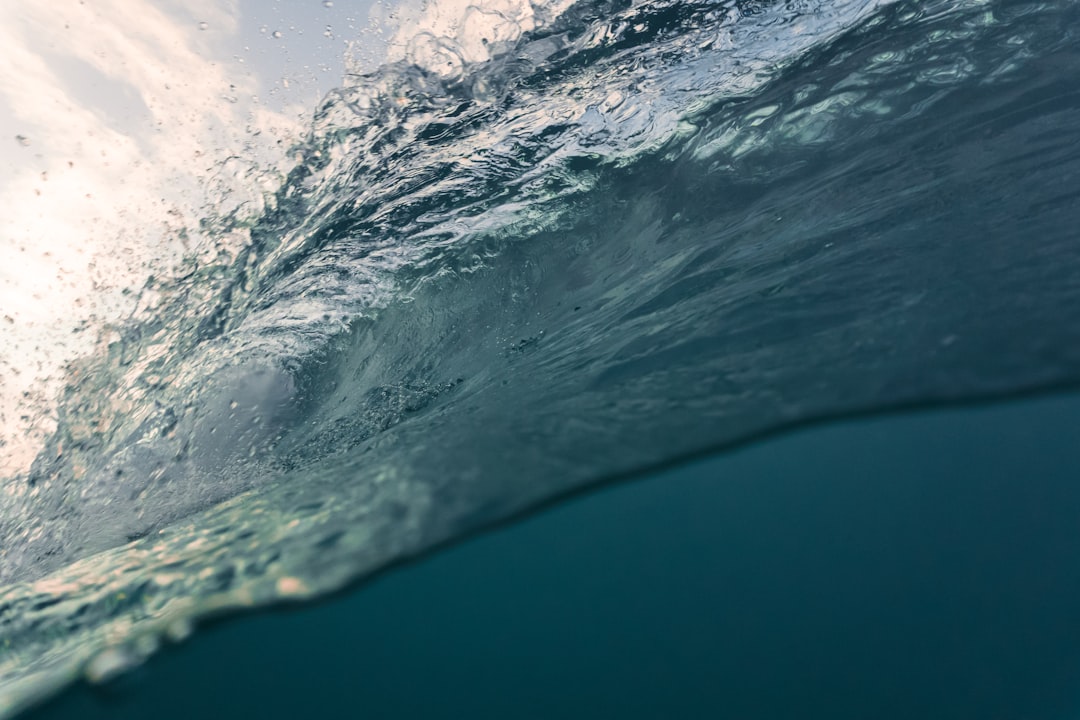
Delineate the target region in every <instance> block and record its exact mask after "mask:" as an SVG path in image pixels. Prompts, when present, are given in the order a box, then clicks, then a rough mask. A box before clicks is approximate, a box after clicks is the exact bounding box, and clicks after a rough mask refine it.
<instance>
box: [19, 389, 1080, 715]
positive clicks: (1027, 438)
mask: <svg viewBox="0 0 1080 720" xmlns="http://www.w3.org/2000/svg"><path fill="white" fill-rule="evenodd" d="M1078 432H1080V396H1076V395H1071V396H1055V397H1048V398H1040V399H1035V400H1025V401H1022V402H1015V403H1006V404H995V405H989V406H981V407H974V408H963V409H949V410H937V411H933V412H925V411H922V412H917V413H909V414H903V415H900V416H890V417H884V418H859V419H850V420H846V421H842V422H836V423H829V424H827V425H824V426H820V427H814V428H810V429H804V430H799V431H796V432H794V433H790V434H785V435H783V436H780V437H776V438H770V439H768V440H766V441H763V442H760V443H755V444H753V445H751V446H750V447H747V448H741V449H739V450H737V451H733V452H728V453H724V454H721V455H719V456H715V457H710V458H708V459H704V460H699V461H696V462H694V463H691V464H688V465H686V466H683V467H678V468H673V469H669V470H666V471H664V472H660V473H655V474H653V475H651V476H649V477H648V478H646V479H644V480H641V481H637V482H633V483H628V484H625V485H620V486H618V487H614V488H610V489H607V490H605V491H601V492H599V493H596V494H593V495H589V496H587V497H585V498H581V499H577V500H575V501H574V502H571V503H567V504H564V505H560V506H559V507H557V508H555V509H554V510H548V511H546V512H544V513H542V514H540V515H538V516H535V517H532V518H529V519H527V520H525V521H522V522H519V523H514V524H513V525H510V526H507V527H504V528H502V529H500V530H499V531H498V532H495V533H491V534H485V535H483V536H481V537H479V538H476V539H472V540H470V541H468V542H466V543H463V544H460V545H455V546H453V547H451V548H448V549H446V550H444V551H442V552H440V553H437V554H435V555H433V556H430V557H427V558H425V559H423V560H422V561H420V562H417V563H415V564H411V565H408V566H406V567H403V568H399V569H397V570H395V571H393V572H391V573H388V574H386V575H384V576H380V577H379V578H377V579H376V580H374V581H373V582H371V583H368V584H365V585H364V586H363V587H362V588H360V589H359V590H358V591H355V592H350V593H347V594H344V595H341V596H336V597H334V598H332V599H330V600H328V601H325V602H323V603H321V604H317V605H316V606H314V607H307V606H305V607H303V608H301V609H299V610H295V611H290V612H285V613H268V614H264V615H259V616H256V617H254V618H250V619H249V618H244V619H243V620H240V621H231V622H227V623H223V624H215V625H213V626H211V627H209V628H206V629H205V630H202V631H200V632H199V633H198V634H197V635H196V636H195V637H194V638H193V639H192V640H191V641H189V642H187V643H185V644H183V645H179V646H175V647H172V648H169V649H168V650H166V651H164V652H163V653H162V655H161V656H160V657H158V658H155V659H154V660H153V662H152V663H150V664H149V665H148V666H147V667H146V668H143V669H140V670H136V671H135V672H134V673H133V674H132V675H130V676H127V677H123V678H120V679H119V680H118V681H116V682H114V683H112V684H106V685H104V686H101V687H92V686H83V687H82V688H79V689H78V690H76V691H74V692H71V693H68V694H66V695H64V696H63V697H61V698H60V699H59V700H58V701H56V702H54V703H51V704H49V705H47V706H45V707H43V708H42V709H41V710H40V711H38V712H35V713H31V714H29V715H28V716H27V717H28V718H33V719H34V720H48V719H50V718H56V719H59V718H73V717H78V718H86V719H87V720H90V719H92V718H113V719H115V720H126V719H127V718H143V717H157V718H161V719H162V720H167V719H168V718H173V717H176V718H187V717H192V716H199V717H213V718H217V717H221V718H224V717H236V716H237V715H258V716H259V717H267V718H278V717H281V718H285V717H296V716H297V715H304V716H319V717H326V716H341V715H352V714H361V713H362V714H364V715H366V716H369V717H377V718H433V719H434V718H458V717H469V718H493V719H494V718H505V717H520V718H538V719H539V718H552V717H560V718H598V717H603V718H606V717H618V718H667V717H721V718H724V717H746V718H769V719H772V718H866V717H875V718H896V719H897V720H899V719H901V718H904V719H906V718H912V717H934V718H948V719H950V720H956V719H959V718H1021V717H1023V718H1032V719H1033V720H1068V719H1069V718H1076V717H1077V716H1078V714H1080V618H1078V617H1077V613H1076V607H1077V604H1078V603H1080V536H1078V535H1077V533H1076V518H1077V517H1078V516H1080V483H1077V482H1076V477H1077V468H1080V444H1078V443H1077V442H1076V437H1077V434H1078Z"/></svg>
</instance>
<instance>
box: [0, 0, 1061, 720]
mask: <svg viewBox="0 0 1080 720" xmlns="http://www.w3.org/2000/svg"><path fill="white" fill-rule="evenodd" d="M503 5H505V6H506V7H502V6H503ZM526 10H527V11H528V12H526ZM1078 21H1080V10H1078V9H1077V6H1076V4H1075V3H1071V2H1067V1H1065V0H1060V1H1057V2H1033V1H1020V0H996V1H995V0H959V1H956V0H953V1H950V2H902V1H900V2H888V1H886V0H879V1H876V2H875V1H872V0H846V1H843V2H835V1H831V0H830V1H829V2H824V1H823V0H800V1H784V2H781V1H779V0H776V1H772V2H770V1H769V0H753V1H751V0H724V1H718V2H700V3H686V2H667V1H663V0H645V1H642V2H603V1H600V0H597V1H595V2H580V3H578V4H576V5H572V6H570V7H569V8H567V9H565V10H564V11H562V12H561V13H556V12H552V11H545V10H543V9H542V8H540V7H534V6H532V5H528V4H527V3H518V4H515V3H512V2H509V1H507V2H505V3H501V4H500V3H479V4H477V5H476V6H475V7H473V8H472V9H471V10H466V11H465V12H464V14H462V15H461V17H460V18H458V21H456V22H450V23H449V25H448V27H452V28H453V29H454V30H453V31H454V32H455V33H456V35H453V36H439V35H437V34H435V33H434V32H433V31H432V30H431V29H430V28H421V29H419V30H417V32H416V34H415V35H414V36H413V37H412V38H411V39H410V40H409V41H408V42H402V43H401V44H400V47H399V48H398V49H399V50H400V52H399V53H398V56H394V55H393V54H392V55H391V57H396V61H395V62H393V63H390V64H387V65H384V66H382V67H380V68H379V69H378V70H377V71H374V72H371V73H366V74H356V75H353V76H350V77H349V78H348V82H347V83H346V85H345V86H344V87H342V88H340V89H338V90H337V91H335V92H333V93H331V94H330V96H329V97H328V98H327V99H326V101H325V102H324V104H323V105H322V106H321V107H320V108H319V111H318V113H317V115H316V120H315V125H314V127H313V129H312V132H311V135H310V137H309V139H308V140H307V142H306V143H305V145H304V146H303V147H302V148H301V149H300V152H301V155H302V161H301V162H300V163H299V164H298V165H297V166H296V167H295V168H294V169H292V170H291V172H290V174H289V176H288V180H287V182H286V183H285V186H284V187H283V188H282V189H281V190H280V191H279V192H278V193H277V194H276V195H275V196H274V197H273V198H270V202H268V205H269V207H270V209H269V210H268V211H267V212H265V214H263V215H261V216H259V217H253V218H246V217H240V216H239V215H235V214H234V215H232V216H229V217H225V218H209V219H208V220H207V224H208V226H209V227H216V228H217V229H218V230H219V231H220V233H221V234H222V236H223V237H224V236H226V235H227V236H228V237H230V238H235V237H236V236H237V233H238V232H242V233H243V234H244V236H245V237H247V238H248V240H247V241H246V243H245V244H244V245H243V246H242V247H239V248H236V247H232V246H230V247H225V245H224V244H223V246H222V247H221V248H220V253H218V254H217V255H216V256H213V257H211V256H208V255H206V254H203V255H201V256H200V257H199V258H197V259H196V258H193V259H192V260H191V261H190V263H189V268H188V272H186V274H182V275H181V276H180V277H179V278H177V279H175V280H171V281H168V282H164V281H159V282H157V284H155V285H153V286H148V287H147V288H145V289H144V292H145V293H147V294H148V295H150V294H153V295H154V296H155V297H156V298H158V299H157V300H156V301H155V302H154V303H148V304H147V307H148V309H147V310H145V311H143V312H142V313H141V314H139V315H137V316H136V317H135V318H134V319H133V320H132V321H131V323H130V324H129V325H128V326H127V327H125V328H123V329H122V331H121V333H120V336H119V337H116V338H112V339H111V341H110V342H106V343H103V344H102V346H101V351H100V352H99V353H98V354H97V355H94V356H92V357H89V358H86V359H85V360H84V361H82V362H81V363H79V364H78V365H77V367H74V368H73V369H72V379H71V381H70V383H69V386H68V389H67V391H66V392H65V395H64V397H63V398H62V402H61V412H60V422H59V428H58V430H57V432H56V433H55V436H54V437H53V438H52V439H51V440H50V442H49V445H48V447H46V448H45V450H43V451H42V453H41V455H40V456H39V457H38V459H37V461H36V462H35V464H34V467H33V469H32V470H31V472H30V473H29V475H28V476H26V477H22V478H15V479H13V480H11V481H9V483H8V486H9V487H11V488H12V492H11V493H10V494H9V495H10V496H9V497H8V496H5V499H4V500H3V502H4V503H5V506H4V507H3V508H2V511H3V512H2V515H0V546H2V547H3V548H4V563H3V567H2V568H0V578H3V580H4V581H5V582H6V583H8V587H7V589H5V590H3V591H0V636H2V637H3V638H4V646H3V648H2V649H0V678H3V679H2V680H0V714H3V713H4V712H11V711H13V710H15V709H17V708H19V707H21V706H22V705H23V704H24V703H26V702H27V701H28V699H30V698H32V697H34V696H35V695H37V694H39V693H41V692H44V691H46V690H47V689H49V688H52V687H55V686H56V685H58V684H60V683H63V682H66V681H67V680H68V679H70V678H71V677H72V676H73V675H74V674H75V673H77V672H78V671H79V670H80V669H81V670H85V672H87V673H88V674H89V675H90V676H91V677H99V676H103V675H107V674H109V673H110V672H112V671H113V670H115V669H117V668H122V667H125V666H127V665H129V664H131V663H133V662H137V661H138V660H140V659H141V658H143V657H145V656H146V655H147V654H149V653H150V652H152V651H153V649H154V647H156V642H157V638H158V637H160V636H161V635H162V634H163V633H165V634H169V633H174V634H175V633H181V634H182V633H183V632H184V628H186V626H187V623H189V622H190V620H191V619H192V618H194V617H197V616H199V615H202V614H205V613H209V612H214V611H220V610H222V609H226V608H233V607H241V606H251V605H258V604H265V603H269V602H274V601H276V600H279V599H283V598H297V597H310V596H312V595H317V594H320V593H324V592H327V591H329V590H332V589H335V588H338V587H340V586H341V585H343V584H344V583H346V582H349V581H351V580H354V579H356V578H359V577H362V576H364V575H365V574H368V573H370V572H372V571H373V570H375V569H377V568H379V567H382V566H385V565H386V564H388V563H391V562H393V561H395V560H399V559H401V558H404V557H407V556H410V555H413V554H415V553H418V552H421V551H423V550H425V549H427V548H430V547H432V546H434V545H436V544H438V543H441V542H444V541H447V540H449V539H452V538H454V537H457V536H460V535H462V534H463V533H467V532H469V531H473V530H475V529H477V528H481V527H484V526H487V525H489V524H491V523H493V522H496V521H498V520H502V519H505V518H508V517H511V516H513V515H514V514H516V513H519V512H522V511H524V510H526V509H528V508H531V507H534V506H536V505H537V504H538V503H542V502H544V501H549V500H551V499H553V498H557V497H559V496H562V495H564V494H566V493H568V492H572V491H575V490H577V489H580V488H583V487H586V486H588V485H590V484H595V483H597V482H600V481H603V480H608V479H613V478H617V477H620V476H624V475H627V474H631V473H635V472H640V471H642V470H643V469H647V468H650V467H654V466H657V465H659V464H662V463H666V462H670V461H672V460H675V459H678V458H683V457H686V456H688V455H691V454H694V453H700V452H703V451H707V450H710V449H714V448H717V447H721V446H724V445H727V444H730V443H734V442H737V441H740V440H744V439H747V438H749V437H752V436H754V435H757V434H760V433H763V432H768V431H771V430H774V429H777V428H781V427H785V426H789V425H791V424H794V423H799V422H805V421H808V420H812V419H815V418H821V417H825V416H830V415H836V414H841V413H852V412H864V411H874V410H880V409H884V408H890V407H896V406H901V405H908V404H916V403H918V404H921V403H932V402H944V401H958V400H966V399H973V398H979V397H988V396H994V395H1000V394H1007V393H1014V392H1020V391H1029V390H1035V389H1040V388H1046V387H1051V386H1056V385H1064V384H1071V383H1075V382H1076V381H1077V380H1078V379H1080V283H1077V281H1076V278H1077V277H1080V243H1078V240H1077V232H1076V228H1078V227H1080V83H1078V82H1077V80H1078V74H1080V44H1078V43H1077V38H1076V28H1078V27H1080V22H1078ZM444 24H445V23H444ZM230 242H231V241H230Z"/></svg>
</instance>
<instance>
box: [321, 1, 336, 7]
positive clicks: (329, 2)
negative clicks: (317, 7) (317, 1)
mask: <svg viewBox="0 0 1080 720" xmlns="http://www.w3.org/2000/svg"><path fill="white" fill-rule="evenodd" d="M322 6H323V7H325V8H332V7H334V3H332V2H331V1H330V0H323V4H322Z"/></svg>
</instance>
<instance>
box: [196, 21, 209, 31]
mask: <svg viewBox="0 0 1080 720" xmlns="http://www.w3.org/2000/svg"><path fill="white" fill-rule="evenodd" d="M209 27H210V23H208V22H201V23H199V29H200V30H206V29H208V28H209Z"/></svg>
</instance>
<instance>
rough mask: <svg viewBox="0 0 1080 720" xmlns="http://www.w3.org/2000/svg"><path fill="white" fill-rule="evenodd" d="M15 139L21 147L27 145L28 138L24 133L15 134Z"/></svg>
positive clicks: (28, 142)
mask: <svg viewBox="0 0 1080 720" xmlns="http://www.w3.org/2000/svg"><path fill="white" fill-rule="evenodd" d="M15 141H16V142H18V143H19V144H20V145H22V146H23V147H27V146H28V145H29V144H30V138H28V137H26V136H25V135H16V136H15Z"/></svg>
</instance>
